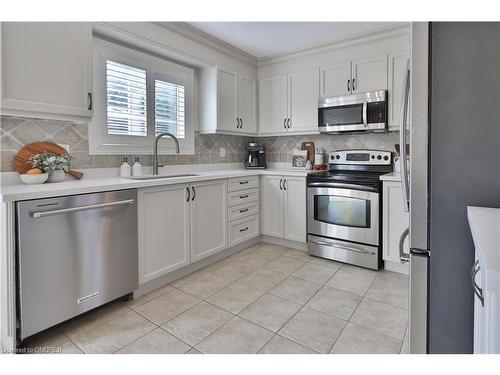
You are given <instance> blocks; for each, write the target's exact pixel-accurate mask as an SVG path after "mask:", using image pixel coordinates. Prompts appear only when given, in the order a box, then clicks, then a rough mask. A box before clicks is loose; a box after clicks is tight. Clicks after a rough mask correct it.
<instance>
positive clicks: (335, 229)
mask: <svg viewBox="0 0 500 375" xmlns="http://www.w3.org/2000/svg"><path fill="white" fill-rule="evenodd" d="M307 221H308V222H307V224H308V233H309V234H313V235H317V236H323V237H329V238H335V239H341V240H347V241H353V242H359V243H363V244H368V245H373V246H378V245H379V192H378V190H377V189H376V188H374V187H369V186H362V185H354V184H347V183H335V182H331V183H326V182H325V183H323V182H321V183H319V182H316V183H314V182H312V183H309V185H308V188H307Z"/></svg>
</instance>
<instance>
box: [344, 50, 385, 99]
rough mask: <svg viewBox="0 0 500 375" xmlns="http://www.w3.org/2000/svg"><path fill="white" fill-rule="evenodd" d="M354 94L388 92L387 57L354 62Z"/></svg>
mask: <svg viewBox="0 0 500 375" xmlns="http://www.w3.org/2000/svg"><path fill="white" fill-rule="evenodd" d="M352 79H353V81H352V87H353V90H352V92H353V93H358V92H366V91H375V90H387V55H383V56H375V57H370V58H367V59H360V60H354V61H353V62H352Z"/></svg>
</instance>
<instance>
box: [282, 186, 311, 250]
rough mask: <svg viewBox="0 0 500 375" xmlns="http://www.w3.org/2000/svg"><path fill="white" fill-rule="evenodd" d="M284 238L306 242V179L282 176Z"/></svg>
mask: <svg viewBox="0 0 500 375" xmlns="http://www.w3.org/2000/svg"><path fill="white" fill-rule="evenodd" d="M283 191H284V197H285V200H284V214H283V221H284V225H283V226H284V237H285V238H286V239H287V240H292V241H299V242H306V217H307V214H306V179H305V178H304V177H288V176H284V182H283Z"/></svg>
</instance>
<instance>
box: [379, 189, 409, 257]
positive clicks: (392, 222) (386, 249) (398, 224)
mask: <svg viewBox="0 0 500 375" xmlns="http://www.w3.org/2000/svg"><path fill="white" fill-rule="evenodd" d="M382 216H383V223H382V228H383V252H382V254H383V255H382V256H383V259H384V260H387V261H390V262H394V263H401V261H400V258H399V239H400V237H401V235H402V234H403V232H404V231H405V230H406V228H408V226H409V224H410V221H409V220H410V219H409V216H408V212H405V210H404V206H403V192H402V190H401V183H400V182H394V181H384V187H383V212H382ZM404 252H405V253H407V254H408V253H409V245H408V237H406V240H405V242H404Z"/></svg>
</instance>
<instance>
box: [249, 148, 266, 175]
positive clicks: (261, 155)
mask: <svg viewBox="0 0 500 375" xmlns="http://www.w3.org/2000/svg"><path fill="white" fill-rule="evenodd" d="M245 168H247V169H258V168H260V169H264V168H266V151H265V150H264V145H263V144H262V143H254V142H250V143H249V144H248V146H247V157H246V159H245Z"/></svg>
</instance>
